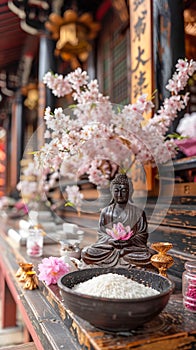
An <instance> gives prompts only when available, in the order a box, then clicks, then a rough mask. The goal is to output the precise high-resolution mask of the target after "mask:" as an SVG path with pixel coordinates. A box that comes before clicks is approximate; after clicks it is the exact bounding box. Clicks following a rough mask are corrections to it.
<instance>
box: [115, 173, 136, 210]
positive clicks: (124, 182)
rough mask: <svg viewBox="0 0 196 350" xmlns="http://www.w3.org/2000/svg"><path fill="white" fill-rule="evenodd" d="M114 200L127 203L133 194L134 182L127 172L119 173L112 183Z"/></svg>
mask: <svg viewBox="0 0 196 350" xmlns="http://www.w3.org/2000/svg"><path fill="white" fill-rule="evenodd" d="M110 189H111V193H112V197H113V200H114V201H115V202H117V203H119V204H124V203H127V202H128V200H129V198H131V197H132V194H133V184H132V182H131V180H130V179H129V178H128V177H127V175H126V174H117V175H116V176H115V178H114V179H113V180H112V182H111V185H110Z"/></svg>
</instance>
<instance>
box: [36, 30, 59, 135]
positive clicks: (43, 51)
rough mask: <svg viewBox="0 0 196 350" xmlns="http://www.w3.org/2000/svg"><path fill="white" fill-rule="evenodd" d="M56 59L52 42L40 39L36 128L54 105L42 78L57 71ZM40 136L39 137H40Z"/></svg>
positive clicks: (43, 37)
mask: <svg viewBox="0 0 196 350" xmlns="http://www.w3.org/2000/svg"><path fill="white" fill-rule="evenodd" d="M56 66H57V64H56V59H55V57H54V41H53V40H50V39H48V38H47V37H46V36H44V35H43V36H41V38H40V48H39V67H38V80H39V85H38V90H39V102H38V126H40V125H41V124H42V123H43V115H44V111H45V108H46V107H47V106H50V107H51V108H52V109H53V108H54V105H55V97H54V96H53V95H52V92H51V91H50V90H49V89H47V88H46V87H45V85H44V84H43V77H44V75H45V74H46V73H47V72H48V71H49V70H51V71H53V72H54V73H56V69H57V67H56ZM40 136H41V135H40Z"/></svg>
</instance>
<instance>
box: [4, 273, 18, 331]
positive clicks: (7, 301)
mask: <svg viewBox="0 0 196 350" xmlns="http://www.w3.org/2000/svg"><path fill="white" fill-rule="evenodd" d="M0 288H1V302H2V308H1V310H2V311H1V320H2V321H1V327H2V328H7V327H16V303H15V301H14V298H13V296H12V294H11V292H10V290H9V288H8V285H7V283H6V280H5V277H4V275H3V271H2V270H1V268H0Z"/></svg>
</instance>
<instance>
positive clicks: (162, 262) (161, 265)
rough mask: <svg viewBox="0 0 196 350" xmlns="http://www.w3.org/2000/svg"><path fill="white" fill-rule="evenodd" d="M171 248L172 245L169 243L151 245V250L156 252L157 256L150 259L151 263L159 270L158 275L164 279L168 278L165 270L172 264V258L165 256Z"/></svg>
mask: <svg viewBox="0 0 196 350" xmlns="http://www.w3.org/2000/svg"><path fill="white" fill-rule="evenodd" d="M172 247H173V245H172V243H169V242H155V243H152V245H151V248H152V249H154V250H156V251H157V252H158V254H155V255H153V256H152V257H151V263H152V265H153V266H155V267H156V268H157V269H158V270H159V274H160V275H161V276H164V277H168V276H167V269H168V268H169V267H171V266H172V265H173V263H174V260H173V258H172V256H171V255H169V254H167V251H168V250H170V249H171V248H172Z"/></svg>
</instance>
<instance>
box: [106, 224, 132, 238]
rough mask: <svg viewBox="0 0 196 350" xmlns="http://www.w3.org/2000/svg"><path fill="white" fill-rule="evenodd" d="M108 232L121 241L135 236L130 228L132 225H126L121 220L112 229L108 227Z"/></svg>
mask: <svg viewBox="0 0 196 350" xmlns="http://www.w3.org/2000/svg"><path fill="white" fill-rule="evenodd" d="M106 232H107V234H108V235H110V236H111V237H112V238H114V239H115V240H120V241H127V240H128V239H129V238H131V237H132V236H133V231H132V230H131V229H130V226H126V227H124V226H123V224H122V223H121V222H118V223H117V224H114V226H113V228H112V230H110V229H106Z"/></svg>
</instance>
